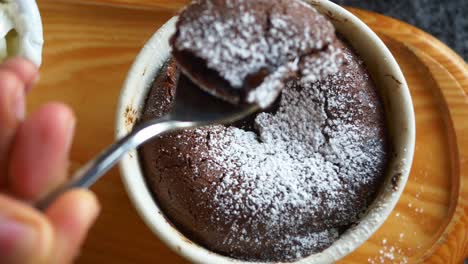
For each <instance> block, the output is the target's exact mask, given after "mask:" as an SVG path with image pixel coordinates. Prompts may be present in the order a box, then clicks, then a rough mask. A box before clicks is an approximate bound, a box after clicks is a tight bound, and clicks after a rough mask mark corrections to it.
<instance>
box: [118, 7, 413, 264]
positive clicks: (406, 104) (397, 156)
mask: <svg viewBox="0 0 468 264" xmlns="http://www.w3.org/2000/svg"><path fill="white" fill-rule="evenodd" d="M307 2H308V3H310V4H311V5H313V6H314V7H316V8H317V9H318V10H319V11H320V12H322V13H323V14H325V15H327V16H328V17H330V20H331V21H332V22H333V24H334V25H335V27H336V29H337V31H338V32H339V33H341V34H342V35H343V36H344V37H345V38H346V39H347V40H348V41H349V42H350V43H351V45H352V46H353V47H354V48H355V50H356V51H357V52H358V53H359V55H360V56H361V57H362V58H363V59H364V61H365V63H366V65H367V66H368V69H369V70H370V72H371V75H372V78H373V79H374V81H375V82H376V84H377V87H378V90H379V93H380V94H381V96H382V98H383V101H384V105H385V112H386V116H387V122H388V129H389V132H390V135H391V139H392V146H393V151H394V153H393V154H394V155H392V158H391V161H390V163H389V168H388V171H387V175H386V179H385V183H384V186H383V188H382V189H381V190H380V192H379V194H378V196H377V198H376V199H375V201H374V202H373V203H372V205H371V206H370V208H369V209H368V211H367V213H366V214H365V215H363V217H362V218H361V219H360V221H359V222H358V223H356V225H354V226H353V227H352V228H350V229H349V230H347V231H346V232H345V233H344V234H343V235H342V236H341V237H340V238H339V239H338V240H337V241H336V242H335V243H333V244H332V245H331V246H330V247H329V248H327V249H326V250H324V251H323V252H321V253H318V254H313V255H310V256H308V257H306V258H303V259H301V260H298V261H297V262H296V263H331V262H334V261H336V260H338V259H341V258H343V257H344V256H346V255H347V254H349V253H350V252H352V251H353V250H355V249H356V248H357V247H359V246H360V245H361V244H362V243H364V242H365V241H366V240H367V239H368V238H369V237H370V236H371V235H372V234H373V233H374V232H375V231H376V230H377V229H378V228H379V227H380V226H381V225H382V224H383V223H384V221H385V220H386V219H387V217H388V216H389V214H390V212H391V211H392V210H393V208H394V207H395V205H396V203H397V201H398V199H399V197H400V195H401V193H402V191H403V189H404V187H405V184H406V181H407V179H408V176H409V171H410V168H411V163H412V160H413V153H414V144H415V118H414V111H413V105H412V101H411V96H410V93H409V90H408V87H407V84H406V81H405V78H404V76H403V74H402V72H401V70H400V67H399V66H398V64H397V62H396V60H395V59H394V57H393V56H392V54H391V53H390V51H389V50H388V48H387V47H386V46H385V44H384V43H383V42H382V41H381V40H380V39H379V38H378V37H377V35H376V34H375V33H374V32H373V31H372V30H371V29H369V28H368V27H367V26H366V25H365V24H364V23H363V22H362V21H361V20H359V19H358V18H357V17H355V16H354V15H353V14H351V13H350V12H348V11H347V10H345V9H344V8H342V7H340V6H338V5H336V4H334V3H332V2H330V1H327V0H315V1H307ZM175 22H176V18H172V19H171V20H169V21H168V22H167V23H166V24H165V25H164V26H163V27H162V28H161V29H159V31H158V32H156V33H155V34H154V36H153V37H152V38H151V39H150V40H149V41H148V43H147V44H146V45H145V47H144V48H143V49H142V50H141V52H140V54H139V55H138V57H137V58H136V60H135V62H134V64H133V66H132V67H131V69H130V71H129V73H128V76H127V79H126V81H125V84H124V86H123V89H122V93H121V97H120V100H119V104H118V109H117V120H116V136H117V138H121V137H123V136H125V135H126V134H127V133H128V132H129V131H130V130H131V129H132V127H133V124H134V122H135V120H137V119H138V117H139V115H140V113H141V110H142V107H143V104H144V102H145V98H146V96H147V94H148V92H149V89H150V88H151V86H152V82H153V80H154V77H155V75H156V74H157V72H158V71H159V69H160V67H161V66H162V65H163V63H164V62H165V61H166V59H167V58H168V57H169V56H170V51H171V49H170V47H169V44H168V39H169V37H170V36H171V35H172V33H173V32H174V26H175ZM129 115H131V116H129ZM120 168H121V174H122V179H123V182H124V183H125V186H126V188H127V192H128V195H129V196H130V198H131V200H132V201H133V204H134V205H135V207H136V209H137V210H138V212H139V214H140V216H141V217H142V218H143V220H144V221H145V222H146V224H147V225H148V227H149V228H150V229H151V230H152V231H153V232H154V233H155V234H156V235H157V236H158V237H159V238H160V239H161V240H162V241H163V242H164V243H166V244H167V245H168V246H169V247H170V248H171V249H173V250H174V251H176V252H177V253H178V254H180V255H182V256H183V257H185V258H187V259H188V260H190V261H192V262H195V263H213V264H221V263H242V262H241V261H239V260H235V259H232V258H229V257H225V256H222V255H219V254H217V253H214V252H212V251H210V250H208V249H205V248H204V247H202V246H199V245H197V244H196V243H194V242H192V241H190V240H189V239H188V238H186V237H185V236H184V235H183V234H181V233H180V232H179V231H178V230H177V229H176V228H175V227H174V226H172V225H171V224H170V223H169V222H168V220H167V219H166V218H165V217H164V213H163V212H161V210H160V208H159V207H158V205H157V204H156V203H155V202H154V200H153V198H152V196H151V193H150V190H149V189H148V187H147V186H146V184H145V179H144V176H143V174H142V170H141V167H140V164H139V159H138V154H137V153H136V152H133V153H130V154H129V155H127V156H125V158H124V159H123V160H122V162H121V164H120ZM247 263H251V262H247Z"/></svg>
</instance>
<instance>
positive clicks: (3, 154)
mask: <svg viewBox="0 0 468 264" xmlns="http://www.w3.org/2000/svg"><path fill="white" fill-rule="evenodd" d="M23 86H24V84H23V83H22V82H21V81H20V80H19V78H18V77H17V76H16V75H15V74H13V73H12V72H9V71H5V70H2V69H0V190H1V189H4V188H5V187H6V184H7V181H6V175H7V165H8V156H9V152H10V146H11V143H12V141H13V138H14V136H15V133H16V129H17V127H18V124H19V122H20V120H22V119H23V118H24V115H25V95H24V88H23Z"/></svg>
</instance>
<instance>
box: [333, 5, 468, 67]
mask: <svg viewBox="0 0 468 264" xmlns="http://www.w3.org/2000/svg"><path fill="white" fill-rule="evenodd" d="M332 1H333V2H335V3H338V4H340V5H347V6H352V7H359V8H362V9H368V10H371V11H375V12H378V13H381V14H385V15H387V16H391V17H394V18H397V19H400V20H403V21H405V22H407V23H410V24H412V25H414V26H416V27H419V28H421V29H422V30H424V31H426V32H428V33H430V34H432V35H434V36H435V37H437V38H438V39H440V40H442V41H443V42H444V43H445V44H447V45H448V46H450V47H451V48H452V49H454V50H455V51H456V52H457V53H458V54H460V56H462V57H463V58H464V59H465V61H467V60H468V0H332Z"/></svg>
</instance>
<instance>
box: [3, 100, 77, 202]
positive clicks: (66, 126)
mask: <svg viewBox="0 0 468 264" xmlns="http://www.w3.org/2000/svg"><path fill="white" fill-rule="evenodd" d="M74 127H75V117H74V115H73V113H72V111H71V110H70V109H69V108H68V107H67V106H65V105H62V104H58V103H51V104H48V105H45V106H43V107H42V108H40V109H39V110H38V111H37V112H35V113H33V114H32V115H31V116H30V117H29V118H28V119H27V120H26V121H25V122H24V123H23V124H22V125H21V126H20V127H19V128H18V132H17V136H16V139H15V144H14V146H13V148H12V152H11V159H10V164H9V168H10V169H9V188H10V191H11V192H12V194H14V195H16V196H17V197H19V198H21V199H24V200H26V201H36V200H37V199H39V198H41V197H42V196H44V195H45V194H46V193H47V192H49V191H50V190H52V189H54V188H56V187H57V186H58V185H60V184H61V183H62V182H63V181H64V180H65V179H66V175H67V170H68V154H69V151H70V147H71V143H72V139H73V131H74Z"/></svg>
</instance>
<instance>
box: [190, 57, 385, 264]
mask: <svg viewBox="0 0 468 264" xmlns="http://www.w3.org/2000/svg"><path fill="white" fill-rule="evenodd" d="M346 54H347V56H344V57H343V60H345V61H346V63H347V66H346V68H345V69H344V70H342V71H340V72H339V73H337V74H335V75H333V76H331V77H329V78H327V79H326V80H325V81H322V82H311V81H310V78H307V76H306V77H305V78H303V79H301V80H298V81H295V82H290V83H289V84H288V85H287V87H286V88H285V89H284V90H283V93H282V100H281V103H280V107H279V110H278V111H277V112H276V113H275V114H272V113H261V114H259V115H258V116H257V117H256V119H255V127H256V130H257V133H255V132H251V131H245V130H242V129H239V128H236V127H222V126H216V127H213V128H211V134H210V135H211V136H210V140H209V141H208V144H209V151H208V153H206V155H207V157H211V159H209V162H208V164H209V167H210V169H211V170H222V171H225V173H224V174H223V176H222V178H221V179H220V181H219V182H215V183H213V185H214V192H215V193H214V199H215V201H214V204H215V208H214V209H215V212H216V214H215V216H213V218H214V219H213V220H214V221H217V220H218V219H222V221H223V222H228V223H231V232H230V233H229V234H227V236H226V239H225V240H224V243H226V244H230V245H232V246H233V247H235V246H236V243H239V241H246V240H247V241H259V243H264V242H265V241H269V240H271V239H273V238H278V237H280V238H281V239H280V240H279V241H276V242H275V245H271V246H272V248H273V249H272V250H274V251H278V252H284V254H285V255H286V256H287V259H295V258H299V257H302V256H304V255H305V254H310V252H311V251H316V250H318V249H320V248H324V247H327V246H328V245H330V244H331V243H332V242H333V241H334V240H335V239H336V238H337V237H338V231H337V230H336V229H335V227H340V226H346V225H349V224H351V223H353V222H354V221H356V220H357V217H358V214H359V212H360V211H361V210H363V209H364V208H365V206H366V202H367V200H366V199H368V198H369V194H368V193H363V192H372V191H373V190H368V189H367V188H369V186H374V185H375V184H376V182H378V181H379V180H380V179H381V178H380V176H381V174H382V168H383V167H384V163H385V143H384V139H382V137H381V133H382V127H380V126H374V125H373V124H372V122H371V123H369V119H366V118H364V115H371V116H372V115H376V116H378V114H376V113H377V108H376V107H377V106H376V105H375V102H373V103H371V102H372V100H371V99H370V98H369V96H368V94H367V93H365V92H363V91H362V90H360V87H355V84H356V80H357V79H359V78H363V79H366V78H368V75H367V74H365V73H363V71H364V70H363V67H362V65H360V64H359V63H358V62H356V61H355V59H353V58H352V56H351V55H350V52H349V51H348V52H347V53H346ZM357 73H358V74H361V73H362V77H357V76H356V74H357ZM351 91H352V92H351ZM350 106H352V107H351V108H350ZM353 108H354V109H353ZM350 109H351V110H350ZM364 110H367V112H364ZM371 119H372V118H371ZM196 133H199V134H201V135H202V134H203V135H205V134H206V130H205V129H198V130H197V131H196ZM239 219H243V220H242V221H239ZM247 230H254V232H247ZM255 230H262V232H255Z"/></svg>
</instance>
